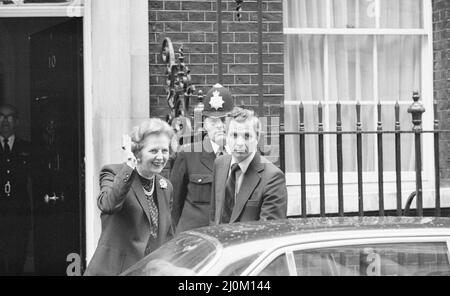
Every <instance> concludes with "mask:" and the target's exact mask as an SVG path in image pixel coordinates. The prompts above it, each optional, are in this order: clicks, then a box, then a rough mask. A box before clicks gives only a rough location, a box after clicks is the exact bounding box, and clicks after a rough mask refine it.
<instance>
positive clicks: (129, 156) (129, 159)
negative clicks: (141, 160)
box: [122, 135, 137, 169]
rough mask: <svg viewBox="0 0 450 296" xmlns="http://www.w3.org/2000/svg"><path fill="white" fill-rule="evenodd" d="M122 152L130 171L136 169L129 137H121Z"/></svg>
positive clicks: (135, 160)
mask: <svg viewBox="0 0 450 296" xmlns="http://www.w3.org/2000/svg"><path fill="white" fill-rule="evenodd" d="M122 150H123V151H124V158H125V162H126V163H127V165H128V166H130V167H131V168H132V169H134V168H136V165H137V159H136V156H135V155H134V153H133V152H132V151H131V138H130V136H129V135H123V136H122Z"/></svg>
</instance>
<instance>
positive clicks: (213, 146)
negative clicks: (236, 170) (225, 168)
mask: <svg viewBox="0 0 450 296" xmlns="http://www.w3.org/2000/svg"><path fill="white" fill-rule="evenodd" d="M210 141H211V140H210ZM211 146H212V149H213V151H214V154H215V155H217V152H219V149H220V146H219V145H218V144H217V143H216V142H213V141H211ZM224 148H225V149H224V150H225V151H224V152H226V153H228V154H231V153H230V148H228V145H225V147H224Z"/></svg>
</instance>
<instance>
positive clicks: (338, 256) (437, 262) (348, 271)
mask: <svg viewBox="0 0 450 296" xmlns="http://www.w3.org/2000/svg"><path fill="white" fill-rule="evenodd" d="M294 256H295V261H296V266H297V273H298V274H299V275H335V276H349V275H351V276H377V275H378V276H379V275H384V276H392V275H400V276H411V275H422V276H428V275H446V276H448V275H450V265H449V261H448V250H447V245H446V243H396V244H373V245H357V246H342V247H334V248H324V249H316V250H305V251H297V252H295V253H294Z"/></svg>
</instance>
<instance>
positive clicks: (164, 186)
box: [159, 179, 167, 189]
mask: <svg viewBox="0 0 450 296" xmlns="http://www.w3.org/2000/svg"><path fill="white" fill-rule="evenodd" d="M159 187H161V189H166V188H167V182H166V180H164V179H160V180H159Z"/></svg>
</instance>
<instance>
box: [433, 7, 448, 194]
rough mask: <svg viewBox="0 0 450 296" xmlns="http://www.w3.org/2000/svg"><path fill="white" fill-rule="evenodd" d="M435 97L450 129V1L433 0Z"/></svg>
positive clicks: (443, 157) (444, 168)
mask: <svg viewBox="0 0 450 296" xmlns="http://www.w3.org/2000/svg"><path fill="white" fill-rule="evenodd" d="M433 40H434V42H433V48H434V99H435V100H436V101H437V103H438V109H439V111H438V113H439V120H440V123H441V128H442V129H450V96H449V94H450V2H449V1H448V0H433ZM440 149H441V151H440V161H441V163H440V167H441V179H442V183H443V184H442V185H443V186H446V187H448V186H450V135H447V134H444V135H442V137H441V142H440Z"/></svg>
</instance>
